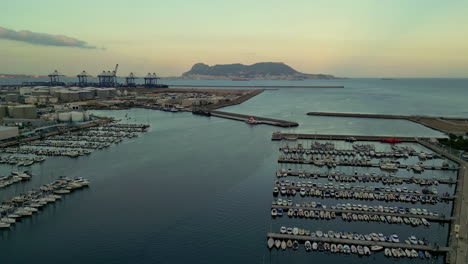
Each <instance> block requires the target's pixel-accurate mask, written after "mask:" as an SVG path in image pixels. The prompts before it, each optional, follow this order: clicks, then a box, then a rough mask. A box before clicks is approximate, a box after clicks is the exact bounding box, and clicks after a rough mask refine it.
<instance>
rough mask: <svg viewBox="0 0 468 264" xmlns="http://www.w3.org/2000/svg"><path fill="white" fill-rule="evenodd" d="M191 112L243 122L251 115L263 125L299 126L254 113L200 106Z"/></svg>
mask: <svg viewBox="0 0 468 264" xmlns="http://www.w3.org/2000/svg"><path fill="white" fill-rule="evenodd" d="M192 113H193V114H195V115H204V116H216V117H221V118H227V119H232V120H237V121H242V122H245V121H247V120H248V119H249V118H251V117H253V118H254V119H255V121H256V123H255V124H265V125H270V126H278V127H297V126H299V124H298V123H296V122H291V121H285V120H280V119H272V118H266V117H260V116H254V115H243V114H236V113H229V112H222V111H217V110H209V109H200V108H198V109H194V110H193V111H192ZM255 124H252V125H255Z"/></svg>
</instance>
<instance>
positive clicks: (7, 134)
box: [0, 126, 19, 140]
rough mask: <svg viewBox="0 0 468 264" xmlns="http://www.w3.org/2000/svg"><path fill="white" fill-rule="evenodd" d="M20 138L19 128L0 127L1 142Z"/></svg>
mask: <svg viewBox="0 0 468 264" xmlns="http://www.w3.org/2000/svg"><path fill="white" fill-rule="evenodd" d="M17 136H19V130H18V127H15V126H12V127H8V126H0V140H5V139H9V138H14V137H17Z"/></svg>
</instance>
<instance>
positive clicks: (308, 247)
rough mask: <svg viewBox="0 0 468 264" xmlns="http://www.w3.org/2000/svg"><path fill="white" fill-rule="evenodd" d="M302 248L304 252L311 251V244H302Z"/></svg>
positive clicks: (308, 242) (307, 242)
mask: <svg viewBox="0 0 468 264" xmlns="http://www.w3.org/2000/svg"><path fill="white" fill-rule="evenodd" d="M304 248H305V250H306V251H310V250H311V249H312V244H311V243H310V241H309V240H307V241H306V242H305V243H304Z"/></svg>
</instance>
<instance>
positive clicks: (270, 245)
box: [267, 237, 275, 248]
mask: <svg viewBox="0 0 468 264" xmlns="http://www.w3.org/2000/svg"><path fill="white" fill-rule="evenodd" d="M267 244H268V248H273V246H274V245H275V240H274V239H273V238H271V237H270V238H269V239H268V242H267Z"/></svg>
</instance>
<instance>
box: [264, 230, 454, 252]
mask: <svg viewBox="0 0 468 264" xmlns="http://www.w3.org/2000/svg"><path fill="white" fill-rule="evenodd" d="M267 237H268V238H273V239H281V240H289V239H290V240H297V241H298V242H300V243H304V242H305V241H311V242H323V243H325V242H326V243H335V244H348V245H359V246H368V247H371V246H382V247H384V248H403V249H410V250H411V249H414V250H418V251H430V252H432V253H437V254H445V253H447V252H448V251H450V248H448V247H438V246H426V245H413V244H405V243H391V242H382V241H367V240H354V239H344V238H330V237H312V236H304V235H303V236H301V235H293V234H291V235H290V234H279V233H267Z"/></svg>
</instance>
